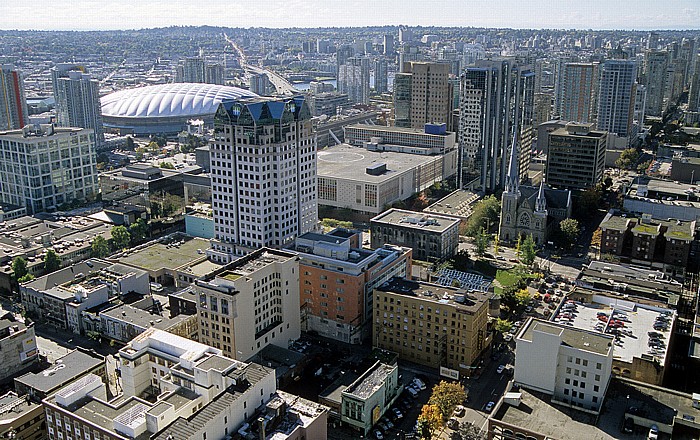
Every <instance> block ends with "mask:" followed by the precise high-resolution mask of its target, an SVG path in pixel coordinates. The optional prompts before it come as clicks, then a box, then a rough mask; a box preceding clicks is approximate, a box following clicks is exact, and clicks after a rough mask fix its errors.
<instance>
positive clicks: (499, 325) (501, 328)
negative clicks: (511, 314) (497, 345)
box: [493, 318, 513, 334]
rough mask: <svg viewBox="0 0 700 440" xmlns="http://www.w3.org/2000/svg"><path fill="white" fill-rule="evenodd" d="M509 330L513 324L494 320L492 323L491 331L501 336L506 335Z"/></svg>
mask: <svg viewBox="0 0 700 440" xmlns="http://www.w3.org/2000/svg"><path fill="white" fill-rule="evenodd" d="M511 328H513V323H512V322H511V321H508V320H507V319H501V318H496V321H495V322H494V323H493V329H494V330H496V331H497V332H499V333H501V334H503V333H508V332H509V331H510V329H511Z"/></svg>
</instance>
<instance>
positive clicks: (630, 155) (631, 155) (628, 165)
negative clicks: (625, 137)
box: [615, 148, 639, 170]
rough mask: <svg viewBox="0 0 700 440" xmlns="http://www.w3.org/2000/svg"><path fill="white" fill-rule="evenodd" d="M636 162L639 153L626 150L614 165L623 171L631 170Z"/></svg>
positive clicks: (631, 149)
mask: <svg viewBox="0 0 700 440" xmlns="http://www.w3.org/2000/svg"><path fill="white" fill-rule="evenodd" d="M637 160H639V152H638V151H637V149H636V148H628V149H626V150H623V151H622V152H621V153H620V157H618V158H617V160H616V161H615V165H616V166H617V167H618V168H622V169H624V170H631V169H633V168H634V167H635V165H636V163H637Z"/></svg>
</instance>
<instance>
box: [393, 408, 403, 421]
mask: <svg viewBox="0 0 700 440" xmlns="http://www.w3.org/2000/svg"><path fill="white" fill-rule="evenodd" d="M391 411H392V412H393V413H394V415H395V416H396V418H397V419H400V418H402V417H403V414H402V413H401V411H400V410H399V409H398V408H392V409H391Z"/></svg>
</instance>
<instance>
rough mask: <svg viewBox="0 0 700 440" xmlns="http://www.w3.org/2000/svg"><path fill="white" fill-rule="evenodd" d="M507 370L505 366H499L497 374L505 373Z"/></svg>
mask: <svg viewBox="0 0 700 440" xmlns="http://www.w3.org/2000/svg"><path fill="white" fill-rule="evenodd" d="M505 369H506V366H505V365H499V366H498V368H496V373H498V374H501V373H503V370H505Z"/></svg>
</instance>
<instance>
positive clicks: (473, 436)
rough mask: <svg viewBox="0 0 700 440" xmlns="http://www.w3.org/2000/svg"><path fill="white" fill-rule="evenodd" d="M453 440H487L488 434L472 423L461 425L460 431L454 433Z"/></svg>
mask: <svg viewBox="0 0 700 440" xmlns="http://www.w3.org/2000/svg"><path fill="white" fill-rule="evenodd" d="M453 434H457V435H453V436H452V437H451V440H486V434H485V433H482V432H481V430H479V428H477V427H476V426H474V425H473V424H471V423H466V422H463V423H460V425H459V431H458V432H454V433H453Z"/></svg>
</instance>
